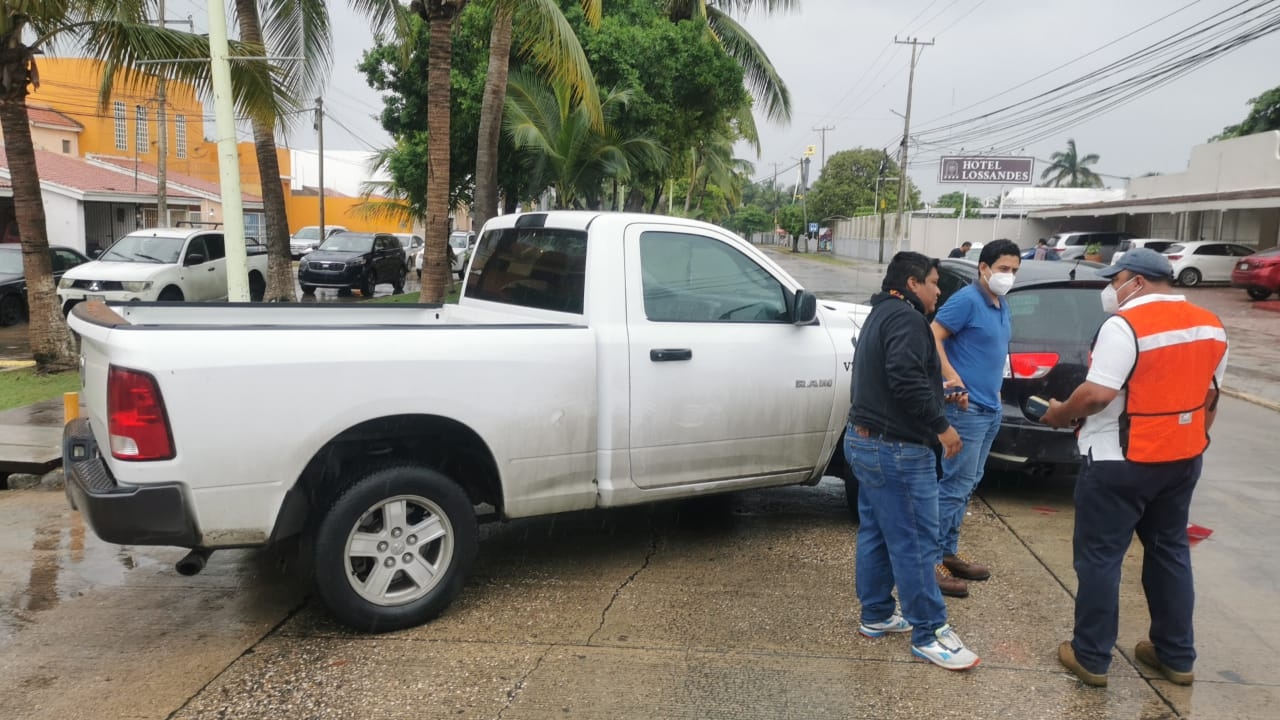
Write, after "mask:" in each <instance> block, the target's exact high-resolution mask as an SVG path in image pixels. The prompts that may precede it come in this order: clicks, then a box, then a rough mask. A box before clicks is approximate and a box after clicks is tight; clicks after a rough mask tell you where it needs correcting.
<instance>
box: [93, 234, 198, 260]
mask: <svg viewBox="0 0 1280 720" xmlns="http://www.w3.org/2000/svg"><path fill="white" fill-rule="evenodd" d="M185 242H186V238H180V237H153V236H150V235H125V236H124V237H122V238H120V239H119V240H118V241H116V244H115V245H112V246H111V249H109V250H107V251H106V252H104V253H102V256H101V257H99V258H98V259H99V260H105V261H107V262H149V263H176V262H178V253H181V252H182V245H183V243H185Z"/></svg>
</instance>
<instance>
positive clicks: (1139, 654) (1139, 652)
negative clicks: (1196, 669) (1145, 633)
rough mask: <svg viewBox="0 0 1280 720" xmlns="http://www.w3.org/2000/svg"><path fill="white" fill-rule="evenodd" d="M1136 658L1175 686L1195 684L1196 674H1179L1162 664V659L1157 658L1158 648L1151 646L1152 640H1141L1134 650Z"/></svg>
mask: <svg viewBox="0 0 1280 720" xmlns="http://www.w3.org/2000/svg"><path fill="white" fill-rule="evenodd" d="M1133 655H1134V657H1136V658H1138V660H1140V661H1142V663H1143V664H1144V665H1148V666H1150V667H1152V668H1155V669H1156V670H1157V671H1159V673H1160V674H1161V675H1163V676H1164V679H1165V680H1168V681H1169V682H1171V683H1173V684H1174V685H1190V684H1191V683H1193V682H1195V680H1196V674H1195V673H1192V672H1178V671H1177V670H1174V669H1173V668H1171V667H1169V666H1168V665H1165V664H1164V663H1162V662H1160V658H1159V657H1156V646H1155V645H1153V644H1151V641H1150V640H1139V641H1138V644H1137V645H1135V646H1134V648H1133Z"/></svg>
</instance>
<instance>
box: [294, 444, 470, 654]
mask: <svg viewBox="0 0 1280 720" xmlns="http://www.w3.org/2000/svg"><path fill="white" fill-rule="evenodd" d="M477 536H478V532H477V527H476V516H475V509H474V508H473V506H472V505H471V501H470V500H469V499H468V498H467V494H466V493H465V492H463V490H462V488H460V487H459V486H458V485H457V483H455V482H453V481H452V480H450V479H449V478H447V477H445V476H444V475H443V474H441V473H439V472H437V471H435V470H431V469H429V468H424V467H417V466H411V465H402V466H395V467H389V468H383V469H379V470H374V471H372V472H369V473H368V474H367V475H365V476H364V477H362V478H361V479H359V480H357V481H356V482H355V483H353V484H352V485H351V486H350V487H349V488H347V489H346V490H345V491H344V492H342V494H340V495H339V496H338V497H337V498H336V499H334V501H333V502H332V503H331V504H330V505H329V507H328V509H327V510H326V511H325V513H324V515H323V517H322V518H321V520H320V522H319V524H318V525H317V526H316V530H315V542H314V557H313V563H314V568H315V583H316V590H317V592H318V593H319V595H320V598H321V600H323V601H324V604H325V605H326V606H327V607H328V608H329V610H330V612H332V613H333V615H334V616H335V617H336V618H337V619H338V620H339V621H341V622H342V623H344V624H346V625H349V626H351V627H352V628H355V629H356V630H360V631H362V632H370V633H380V632H389V631H392V630H401V629H403V628H407V627H413V626H415V625H421V624H422V623H425V622H427V621H429V620H431V619H433V618H435V617H436V616H437V615H439V614H440V612H441V611H443V610H444V609H445V608H446V607H448V606H449V603H451V602H452V601H453V599H454V597H456V596H457V594H458V592H459V591H460V590H462V585H463V582H464V581H465V580H466V577H467V575H468V574H469V573H470V571H471V565H472V563H473V562H474V560H475V555H476V547H477V543H478V539H477Z"/></svg>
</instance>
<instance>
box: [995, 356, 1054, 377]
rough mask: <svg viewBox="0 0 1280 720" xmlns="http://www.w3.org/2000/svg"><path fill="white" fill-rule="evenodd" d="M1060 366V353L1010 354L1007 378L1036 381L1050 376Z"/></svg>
mask: <svg viewBox="0 0 1280 720" xmlns="http://www.w3.org/2000/svg"><path fill="white" fill-rule="evenodd" d="M1057 364H1058V353H1009V367H1008V370H1007V371H1006V373H1005V377H1010V374H1009V373H1012V377H1015V378H1018V379H1019V380H1034V379H1036V378H1042V377H1044V376H1045V375H1048V374H1049V371H1050V370H1052V369H1053V367H1054V366H1055V365H1057Z"/></svg>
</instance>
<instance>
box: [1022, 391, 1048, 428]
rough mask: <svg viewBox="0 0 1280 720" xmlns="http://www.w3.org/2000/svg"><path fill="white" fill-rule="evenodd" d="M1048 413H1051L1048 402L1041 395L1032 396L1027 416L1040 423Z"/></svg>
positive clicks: (1029, 399) (1028, 401)
mask: <svg viewBox="0 0 1280 720" xmlns="http://www.w3.org/2000/svg"><path fill="white" fill-rule="evenodd" d="M1048 411H1049V401H1048V400H1045V399H1044V398H1042V397H1040V396H1039V395H1032V396H1031V397H1029V398H1027V416H1028V417H1030V418H1031V419H1032V420H1035V421H1036V422H1040V419H1041V418H1043V417H1044V414H1045V413H1046V412H1048Z"/></svg>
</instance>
